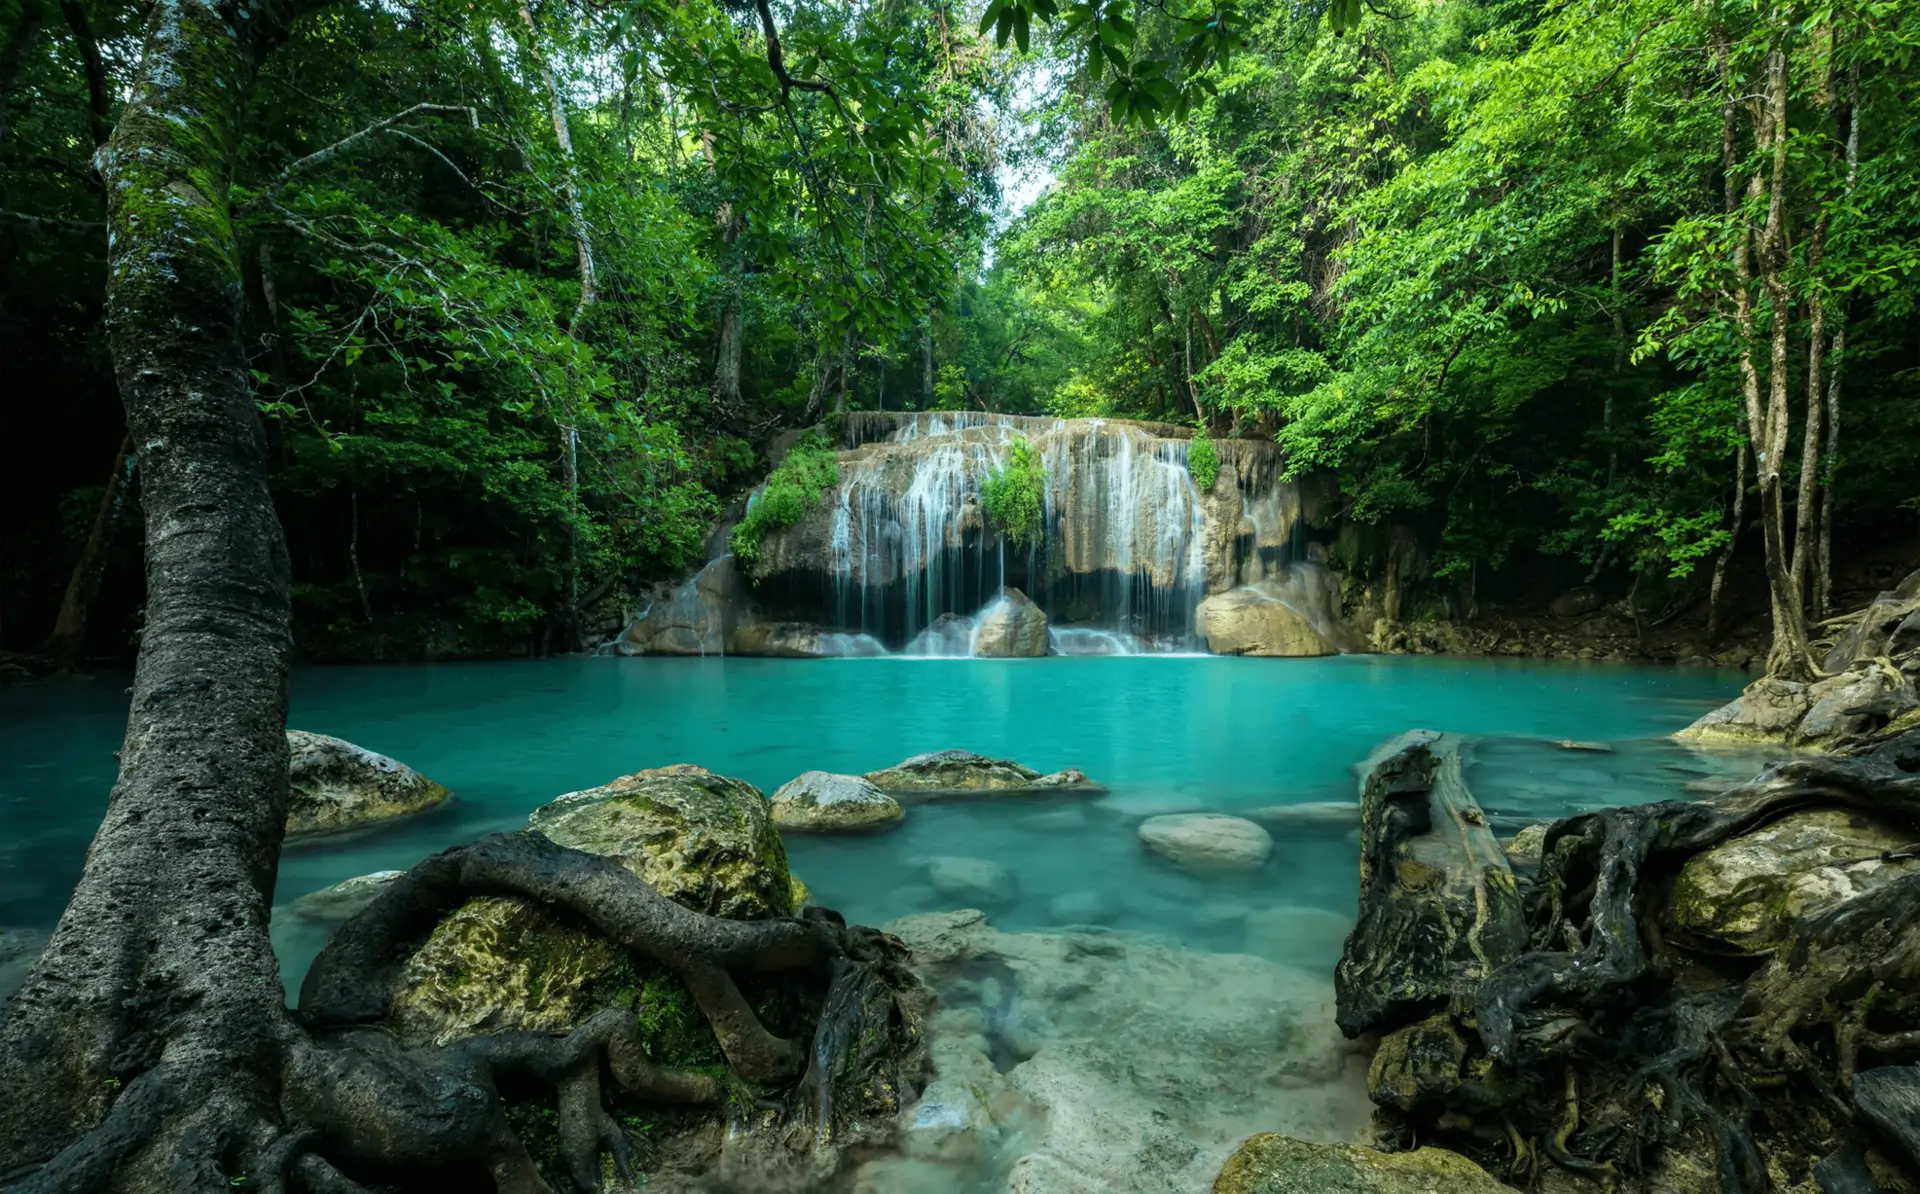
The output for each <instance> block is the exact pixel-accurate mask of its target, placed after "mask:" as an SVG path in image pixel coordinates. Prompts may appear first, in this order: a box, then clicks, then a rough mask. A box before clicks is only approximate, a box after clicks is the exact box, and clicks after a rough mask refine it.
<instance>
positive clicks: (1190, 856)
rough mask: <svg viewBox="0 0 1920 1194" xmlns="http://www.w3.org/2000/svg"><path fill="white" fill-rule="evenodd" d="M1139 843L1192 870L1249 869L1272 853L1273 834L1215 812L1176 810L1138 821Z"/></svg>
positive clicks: (1256, 866)
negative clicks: (1170, 814)
mask: <svg viewBox="0 0 1920 1194" xmlns="http://www.w3.org/2000/svg"><path fill="white" fill-rule="evenodd" d="M1140 844H1141V845H1143V846H1145V847H1146V848H1147V849H1148V850H1149V851H1151V852H1152V853H1154V854H1158V855H1159V856H1160V857H1162V858H1165V859H1166V860H1168V861H1169V862H1172V863H1174V864H1176V865H1178V866H1182V867H1185V868H1187V869H1188V870H1194V871H1251V870H1257V869H1259V868H1260V867H1262V866H1264V865H1265V864H1266V861H1267V856H1268V855H1270V854H1272V853H1273V837H1272V835H1270V834H1268V833H1267V831H1266V830H1264V829H1262V828H1260V826H1258V825H1256V824H1254V823H1253V822H1252V821H1248V820H1245V819H1244V818H1241V817H1224V816H1221V815H1220V814H1218V813H1175V814H1173V815H1172V816H1167V817H1149V818H1148V819H1147V820H1145V821H1142V822H1141V823H1140Z"/></svg>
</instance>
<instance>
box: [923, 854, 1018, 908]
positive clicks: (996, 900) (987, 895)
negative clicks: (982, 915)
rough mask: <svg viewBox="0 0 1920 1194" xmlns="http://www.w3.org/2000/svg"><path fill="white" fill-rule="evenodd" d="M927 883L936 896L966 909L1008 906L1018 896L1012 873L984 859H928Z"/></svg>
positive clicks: (1016, 883) (1015, 880)
mask: <svg viewBox="0 0 1920 1194" xmlns="http://www.w3.org/2000/svg"><path fill="white" fill-rule="evenodd" d="M927 882H929V883H931V884H933V889H934V890H935V891H936V892H939V893H940V894H941V895H942V896H944V897H945V898H947V899H949V900H952V901H954V903H955V904H956V905H957V906H960V907H966V908H989V907H996V906H998V905H1001V904H1010V903H1012V902H1013V901H1014V899H1016V898H1017V897H1018V896H1019V893H1020V884H1019V880H1017V879H1015V878H1014V875H1013V872H1012V871H1010V870H1008V869H1007V868H1006V867H1004V866H1001V865H1000V864H999V863H997V862H992V861H990V860H988V859H985V858H930V859H928V860H927Z"/></svg>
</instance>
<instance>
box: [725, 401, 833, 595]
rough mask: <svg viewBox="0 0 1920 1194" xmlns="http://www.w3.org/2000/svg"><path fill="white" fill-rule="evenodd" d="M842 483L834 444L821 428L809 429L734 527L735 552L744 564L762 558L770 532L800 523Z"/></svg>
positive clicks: (795, 442) (771, 474)
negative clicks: (819, 429)
mask: <svg viewBox="0 0 1920 1194" xmlns="http://www.w3.org/2000/svg"><path fill="white" fill-rule="evenodd" d="M839 483H840V462H839V461H837V460H835V459H834V455H833V444H832V443H830V442H829V441H828V439H827V437H826V436H825V435H823V434H821V433H820V432H819V431H808V432H806V433H805V434H804V435H802V436H801V437H800V438H799V439H797V440H795V441H794V444H793V447H791V448H789V449H788V450H787V455H786V458H785V459H783V460H781V462H780V467H779V468H776V469H774V470H773V472H772V473H770V474H768V476H767V484H766V487H765V488H763V489H762V490H761V491H760V496H759V497H758V498H756V499H755V500H754V501H753V503H752V504H751V505H750V506H748V507H747V516H746V517H745V518H743V519H741V520H740V525H738V526H736V527H734V528H733V539H732V545H733V554H734V555H735V556H737V557H739V559H740V562H741V563H743V564H753V563H754V562H756V561H757V560H759V558H760V551H761V548H762V547H763V546H764V545H765V543H766V539H767V535H768V534H769V533H771V532H773V531H778V530H784V529H786V528H787V527H790V526H792V525H793V524H794V523H796V522H799V521H800V519H801V518H803V517H805V515H806V513H807V511H808V510H811V509H812V508H813V507H814V506H816V505H818V504H819V502H820V499H821V497H822V496H823V495H825V493H826V492H827V490H829V489H832V488H833V487H834V486H835V485H838V484H839Z"/></svg>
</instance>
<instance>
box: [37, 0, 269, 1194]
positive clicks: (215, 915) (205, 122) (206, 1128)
mask: <svg viewBox="0 0 1920 1194" xmlns="http://www.w3.org/2000/svg"><path fill="white" fill-rule="evenodd" d="M292 15H293V14H292V12H291V11H289V10H285V9H278V8H274V7H272V6H255V7H250V8H246V9H244V10H243V9H242V8H241V7H240V6H238V5H229V4H226V3H216V2H211V0H161V2H160V3H157V4H155V5H154V7H153V8H152V10H151V11H150V14H149V16H148V19H147V26H146V37H145V48H144V51H143V54H142V57H141V62H140V66H139V68H138V69H137V71H136V73H135V77H134V81H133V94H132V98H131V100H130V101H129V103H128V105H127V109H126V112H125V114H124V115H123V117H122V118H121V121H120V123H119V125H118V127H116V128H115V130H114V133H113V136H112V138H111V140H110V141H109V142H108V144H107V146H106V148H105V150H104V151H103V153H102V155H101V162H102V173H103V176H104V178H105V181H106V184H107V188H106V189H107V194H108V197H109V209H108V219H109V226H110V229H111V232H112V238H111V245H112V248H111V250H110V252H109V257H108V280H107V302H106V318H107V326H108V332H109V335H110V337H111V342H112V346H113V356H114V366H115V372H116V375H117V378H118V381H119V388H120V394H121V399H122V401H123V402H124V404H125V406H126V411H127V427H128V433H129V435H130V436H131V437H132V441H133V445H134V450H135V451H137V452H138V453H139V454H140V457H141V480H142V489H141V493H142V505H143V507H144V509H145V514H146V551H147V616H146V624H145V629H144V631H143V633H142V637H141V643H140V657H139V665H138V668H137V671H136V673H135V677H134V686H133V699H132V708H131V712H130V713H129V716H128V721H127V737H126V744H125V747H124V749H123V750H122V752H121V764H120V779H119V782H118V783H117V784H116V785H115V787H114V792H113V798H112V803H111V804H110V805H109V807H108V810H107V815H106V818H105V821H104V822H103V823H102V825H101V827H100V831H99V833H98V834H97V835H96V836H95V838H94V842H93V846H92V849H91V850H90V851H89V853H88V856H87V866H86V870H85V872H84V874H83V875H82V877H81V880H80V884H79V887H78V890H76V891H75V893H74V896H73V899H72V901H71V902H70V903H69V905H68V907H67V911H66V913H65V915H64V916H63V917H62V918H61V921H60V925H59V927H58V928H57V929H56V930H55V932H54V936H53V939H52V942H51V943H50V944H49V946H48V948H47V951H46V953H45V954H44V955H43V956H42V957H41V959H40V961H39V962H38V963H37V964H36V965H35V967H34V969H33V972H32V973H31V975H30V976H29V977H28V979H27V981H26V984H25V985H24V986H23V987H22V988H21V989H20V991H19V992H18V993H17V994H16V995H15V996H14V999H13V1001H12V1002H11V1003H10V1004H9V1005H8V1008H7V1012H8V1014H7V1019H6V1022H5V1024H4V1026H0V1089H4V1090H6V1091H7V1098H6V1100H5V1103H4V1110H0V1172H8V1171H11V1170H14V1169H16V1168H18V1167H20V1166H23V1165H31V1164H34V1163H37V1162H42V1161H46V1160H49V1159H50V1158H52V1157H53V1156H54V1154H56V1153H60V1152H61V1150H62V1149H68V1154H64V1155H63V1157H62V1160H61V1163H60V1164H57V1165H55V1166H52V1167H50V1169H49V1170H48V1171H47V1172H50V1173H52V1174H53V1175H54V1177H53V1178H51V1179H50V1180H49V1182H48V1183H46V1184H48V1185H49V1186H51V1188H68V1189H93V1188H105V1187H107V1186H109V1185H110V1184H111V1185H113V1186H116V1187H118V1188H122V1189H127V1190H154V1191H162V1190H193V1189H209V1188H212V1187H214V1186H215V1185H225V1184H226V1182H227V1178H228V1174H227V1173H226V1172H223V1171H222V1166H223V1164H224V1163H225V1162H226V1161H228V1159H229V1158H232V1157H234V1156H236V1155H238V1154H241V1153H244V1152H245V1151H246V1150H247V1148H248V1146H249V1145H250V1144H252V1143H255V1140H254V1125H257V1124H259V1123H261V1122H265V1121H266V1120H267V1119H268V1117H267V1115H266V1109H265V1107H264V1106H263V1102H262V1101H263V1099H264V1098H265V1097H266V1095H267V1092H269V1091H270V1090H271V1089H272V1088H271V1085H270V1083H269V1081H268V1076H269V1068H270V1066H269V1062H270V1059H271V1058H272V1057H273V1056H274V1054H275V1053H276V1052H277V1050H278V1049H279V1047H280V1046H281V1045H282V1044H283V1042H284V1039H285V1034H286V1031H287V1029H288V1022H287V1020H286V1018H285V1015H284V1012H283V1010H282V1002H283V1001H282V998H281V995H280V979H279V967H278V965H277V963H276V962H275V960H274V956H273V949H272V946H271V944H270V943H269V941H268V938H267V916H268V909H269V907H270V905H271V903H272V894H273V883H274V871H275V867H276V865H277V864H278V861H279V850H280V839H281V835H282V830H283V827H284V824H285V821H286V807H287V746H286V738H285V736H284V733H283V730H284V726H285V722H286V695H287V667H288V659H289V655H290V650H291V636H290V633H289V604H288V564H287V553H286V545H285V541H284V539H283V537H282V535H281V531H280V524H279V521H278V519H277V517H276V516H275V513H274V508H273V501H272V498H271V496H270V495H269V493H268V490H267V482H266V477H267V467H266V458H265V442H264V438H263V436H262V433H261V428H260V423H259V419H258V417H257V415H256V413H255V411H254V407H253V399H252V394H251V393H250V391H249V387H248V378H247V370H246V359H245V355H244V353H243V352H242V348H241V343H240V314H241V302H242V299H241V285H240V276H241V273H240V265H239V261H238V248H237V245H236V243H235V240H234V235H233V229H232V224H231V222H230V213H229V210H228V186H229V182H230V177H231V174H232V168H233V161H234V156H235V154H236V152H237V149H238V145H239V140H240V119H241V106H242V104H243V102H244V99H243V97H245V96H246V95H247V93H248V90H249V88H250V86H251V83H252V80H253V75H254V70H255V66H256V64H257V63H258V61H259V59H260V56H261V55H262V54H264V53H265V52H266V51H267V50H268V49H270V48H271V46H272V44H273V42H274V41H275V40H277V39H278V37H279V36H280V35H281V34H282V32H283V31H284V28H285V24H286V22H287V20H289V19H290V18H291V16H292ZM103 1125H104V1127H103ZM94 1129H101V1132H100V1134H99V1135H96V1136H93V1137H91V1138H88V1139H87V1140H86V1141H85V1142H84V1143H76V1141H77V1139H78V1138H81V1137H82V1134H83V1133H87V1132H89V1131H92V1130H94ZM189 1137H198V1138H199V1139H200V1140H201V1141H202V1142H203V1143H202V1145H201V1146H200V1147H198V1148H184V1147H181V1143H182V1142H183V1141H184V1140H186V1139H187V1138H189ZM70 1146H71V1147H70ZM76 1150H77V1151H76ZM115 1175H118V1176H117V1177H116V1176H115ZM110 1178H112V1179H113V1180H112V1181H111V1182H110V1181H109V1179H110ZM29 1188H32V1185H31V1184H30V1186H29Z"/></svg>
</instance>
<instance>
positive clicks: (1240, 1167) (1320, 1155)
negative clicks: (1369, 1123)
mask: <svg viewBox="0 0 1920 1194" xmlns="http://www.w3.org/2000/svg"><path fill="white" fill-rule="evenodd" d="M1213 1194H1509V1188H1508V1187H1507V1186H1503V1185H1501V1184H1500V1183H1499V1182H1497V1181H1495V1180H1494V1179H1493V1178H1492V1177H1491V1176H1490V1175H1489V1174H1488V1173H1487V1171H1486V1170H1484V1169H1482V1168H1480V1167H1479V1166H1478V1165H1475V1164H1474V1163H1473V1162H1472V1161H1469V1160H1467V1159H1466V1158H1465V1157H1463V1156H1461V1155H1459V1154H1458V1153H1450V1152H1448V1151H1446V1150H1445V1149H1441V1148H1417V1149H1414V1150H1413V1151H1412V1152H1405V1153H1383V1152H1375V1151H1374V1150H1373V1149H1369V1148H1359V1147H1356V1146H1355V1145H1351V1144H1308V1143H1307V1142H1305V1141H1303V1140H1294V1139H1292V1138H1291V1137H1287V1136H1281V1135H1277V1134H1275V1133H1273V1132H1263V1133H1261V1134H1260V1135H1258V1136H1255V1137H1253V1138H1252V1139H1250V1140H1248V1141H1247V1142H1246V1143H1245V1144H1243V1145H1241V1146H1240V1151H1239V1152H1236V1153H1234V1154H1233V1156H1232V1157H1230V1158H1229V1159H1228V1160H1227V1164H1226V1167H1225V1168H1223V1169H1222V1170H1221V1171H1220V1176H1219V1177H1218V1178H1217V1179H1216V1180H1215V1181H1214V1183H1213Z"/></svg>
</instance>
